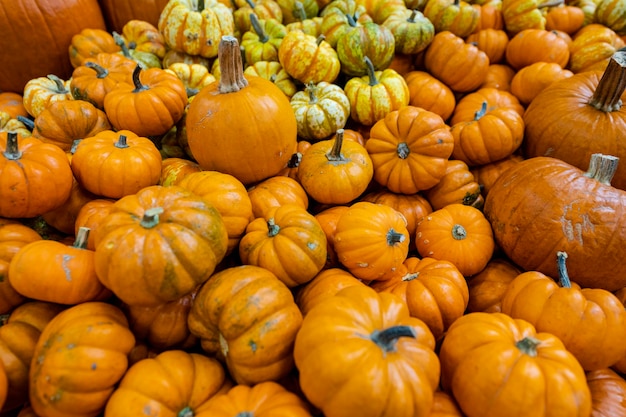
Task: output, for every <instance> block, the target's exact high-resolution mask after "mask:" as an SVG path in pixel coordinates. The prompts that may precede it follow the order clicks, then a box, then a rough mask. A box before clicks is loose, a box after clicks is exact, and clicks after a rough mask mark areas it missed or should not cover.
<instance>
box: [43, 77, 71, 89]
mask: <svg viewBox="0 0 626 417" xmlns="http://www.w3.org/2000/svg"><path fill="white" fill-rule="evenodd" d="M46 77H47V78H48V79H49V80H50V81H52V82H54V92H55V93H56V94H67V93H69V92H70V91H69V90H68V89H67V88H66V87H65V83H64V82H63V80H62V79H60V78H59V77H57V76H56V75H54V74H48V75H46Z"/></svg>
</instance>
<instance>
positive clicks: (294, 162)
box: [287, 152, 302, 169]
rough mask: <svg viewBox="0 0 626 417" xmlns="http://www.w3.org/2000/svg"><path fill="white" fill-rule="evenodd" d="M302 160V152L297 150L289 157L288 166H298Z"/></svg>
mask: <svg viewBox="0 0 626 417" xmlns="http://www.w3.org/2000/svg"><path fill="white" fill-rule="evenodd" d="M301 162H302V153H301V152H296V153H294V154H293V155H291V158H289V162H287V168H291V169H293V168H298V167H299V166H300V163H301Z"/></svg>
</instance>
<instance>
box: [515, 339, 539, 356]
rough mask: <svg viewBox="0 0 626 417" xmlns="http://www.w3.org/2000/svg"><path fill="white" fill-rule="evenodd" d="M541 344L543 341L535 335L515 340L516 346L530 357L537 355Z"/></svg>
mask: <svg viewBox="0 0 626 417" xmlns="http://www.w3.org/2000/svg"><path fill="white" fill-rule="evenodd" d="M540 344H541V341H540V340H538V339H535V338H534V337H530V336H526V337H525V338H523V339H522V340H518V341H517V342H515V346H516V347H517V348H518V349H519V350H521V351H522V353H525V354H526V355H528V356H530V357H533V358H534V357H535V356H537V346H539V345H540Z"/></svg>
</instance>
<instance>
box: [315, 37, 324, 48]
mask: <svg viewBox="0 0 626 417" xmlns="http://www.w3.org/2000/svg"><path fill="white" fill-rule="evenodd" d="M324 40H326V36H325V35H324V34H321V35H319V36H318V37H317V38H316V39H315V44H316V45H317V46H320V45H321V43H322V42H323V41H324Z"/></svg>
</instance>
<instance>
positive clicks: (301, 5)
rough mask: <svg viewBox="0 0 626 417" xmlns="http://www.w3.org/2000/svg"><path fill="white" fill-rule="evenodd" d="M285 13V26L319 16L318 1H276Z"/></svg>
mask: <svg viewBox="0 0 626 417" xmlns="http://www.w3.org/2000/svg"><path fill="white" fill-rule="evenodd" d="M276 3H278V5H279V6H280V9H281V11H282V12H283V22H284V23H285V24H289V23H294V22H298V21H303V20H306V19H310V18H313V17H314V16H317V14H318V12H319V6H318V4H317V1H316V0H303V1H298V0H276Z"/></svg>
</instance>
